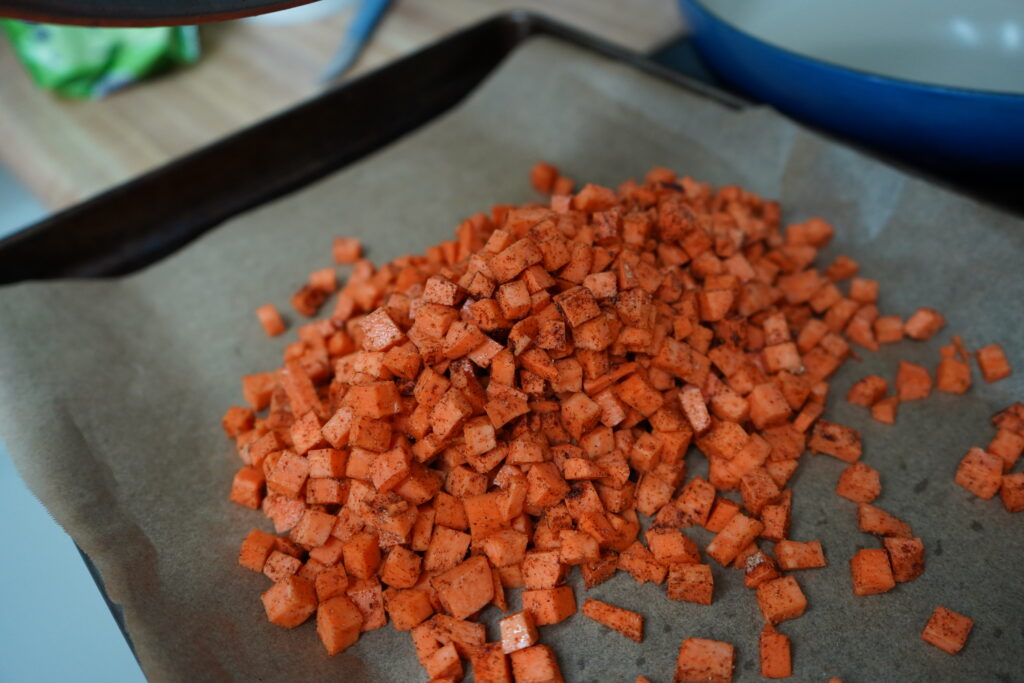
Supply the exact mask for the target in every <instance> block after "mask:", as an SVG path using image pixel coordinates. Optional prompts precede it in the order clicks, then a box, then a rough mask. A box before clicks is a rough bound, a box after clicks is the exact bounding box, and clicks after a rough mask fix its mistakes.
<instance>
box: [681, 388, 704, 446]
mask: <svg viewBox="0 0 1024 683" xmlns="http://www.w3.org/2000/svg"><path fill="white" fill-rule="evenodd" d="M679 405H680V406H681V407H682V409H683V414H684V415H685V416H686V419H687V420H688V421H689V422H690V426H691V427H692V428H693V431H694V433H696V434H703V433H704V432H706V431H707V430H708V429H710V428H711V415H710V414H709V413H708V406H707V404H706V403H705V402H704V395H703V394H702V393H701V391H700V389H699V388H697V387H695V386H693V385H692V384H688V385H686V386H685V387H683V388H682V389H680V390H679Z"/></svg>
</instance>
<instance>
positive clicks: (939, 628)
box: [921, 606, 974, 655]
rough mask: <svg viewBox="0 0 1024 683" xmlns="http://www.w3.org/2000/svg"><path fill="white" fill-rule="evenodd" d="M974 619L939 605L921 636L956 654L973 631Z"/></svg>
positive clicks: (941, 648) (931, 643) (945, 650)
mask: <svg viewBox="0 0 1024 683" xmlns="http://www.w3.org/2000/svg"><path fill="white" fill-rule="evenodd" d="M973 626H974V620H973V619H971V618H970V617H965V616H964V615H962V614H957V613H956V612H954V611H953V610H950V609H946V608H945V607H942V606H939V607H936V608H935V611H934V612H932V616H931V617H930V618H929V619H928V623H927V624H925V627H924V631H923V632H922V633H921V638H922V639H923V640H924V642H926V643H929V644H930V645H934V646H935V647H937V648H939V649H940V650H943V651H944V652H948V653H949V654H951V655H955V654H956V653H957V652H960V650H962V649H963V647H964V644H965V643H966V642H967V636H968V635H970V633H971V628H972V627H973Z"/></svg>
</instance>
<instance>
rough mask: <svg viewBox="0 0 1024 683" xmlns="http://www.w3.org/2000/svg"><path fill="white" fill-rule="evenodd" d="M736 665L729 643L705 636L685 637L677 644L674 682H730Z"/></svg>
mask: <svg viewBox="0 0 1024 683" xmlns="http://www.w3.org/2000/svg"><path fill="white" fill-rule="evenodd" d="M735 665H736V660H735V652H734V651H733V646H732V645H730V644H729V643H723V642H721V641H718V640H707V639H705V638H687V639H685V640H684V641H683V642H682V644H681V645H680V646H679V656H678V657H677V659H676V672H675V677H674V678H673V681H675V683H730V682H731V681H732V672H733V668H734V667H735Z"/></svg>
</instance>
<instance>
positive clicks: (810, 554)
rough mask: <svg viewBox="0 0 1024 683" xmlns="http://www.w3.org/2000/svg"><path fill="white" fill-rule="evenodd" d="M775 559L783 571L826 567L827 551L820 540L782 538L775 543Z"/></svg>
mask: <svg viewBox="0 0 1024 683" xmlns="http://www.w3.org/2000/svg"><path fill="white" fill-rule="evenodd" d="M775 559H776V560H777V561H778V563H779V568H780V569H782V570H783V571H787V572H788V571H792V570H794V569H814V568H817V567H824V566H825V565H826V562H825V553H824V552H823V551H822V549H821V543H820V542H818V541H807V542H800V541H790V540H782V541H779V542H778V543H776V544H775Z"/></svg>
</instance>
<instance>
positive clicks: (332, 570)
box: [313, 564, 361, 625]
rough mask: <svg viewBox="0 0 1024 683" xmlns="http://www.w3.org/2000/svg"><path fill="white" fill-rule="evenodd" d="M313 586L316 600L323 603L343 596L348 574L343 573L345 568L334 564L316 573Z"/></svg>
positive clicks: (346, 588) (346, 587)
mask: <svg viewBox="0 0 1024 683" xmlns="http://www.w3.org/2000/svg"><path fill="white" fill-rule="evenodd" d="M313 584H314V587H315V588H316V598H317V600H319V601H320V602H321V603H324V602H326V601H328V600H330V599H331V598H333V597H336V596H339V595H345V591H346V590H348V574H346V573H345V567H343V566H342V565H340V564H336V565H334V566H332V567H327V568H326V569H323V570H321V571H320V572H318V573H317V575H316V579H314V580H313ZM360 625H361V624H360Z"/></svg>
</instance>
